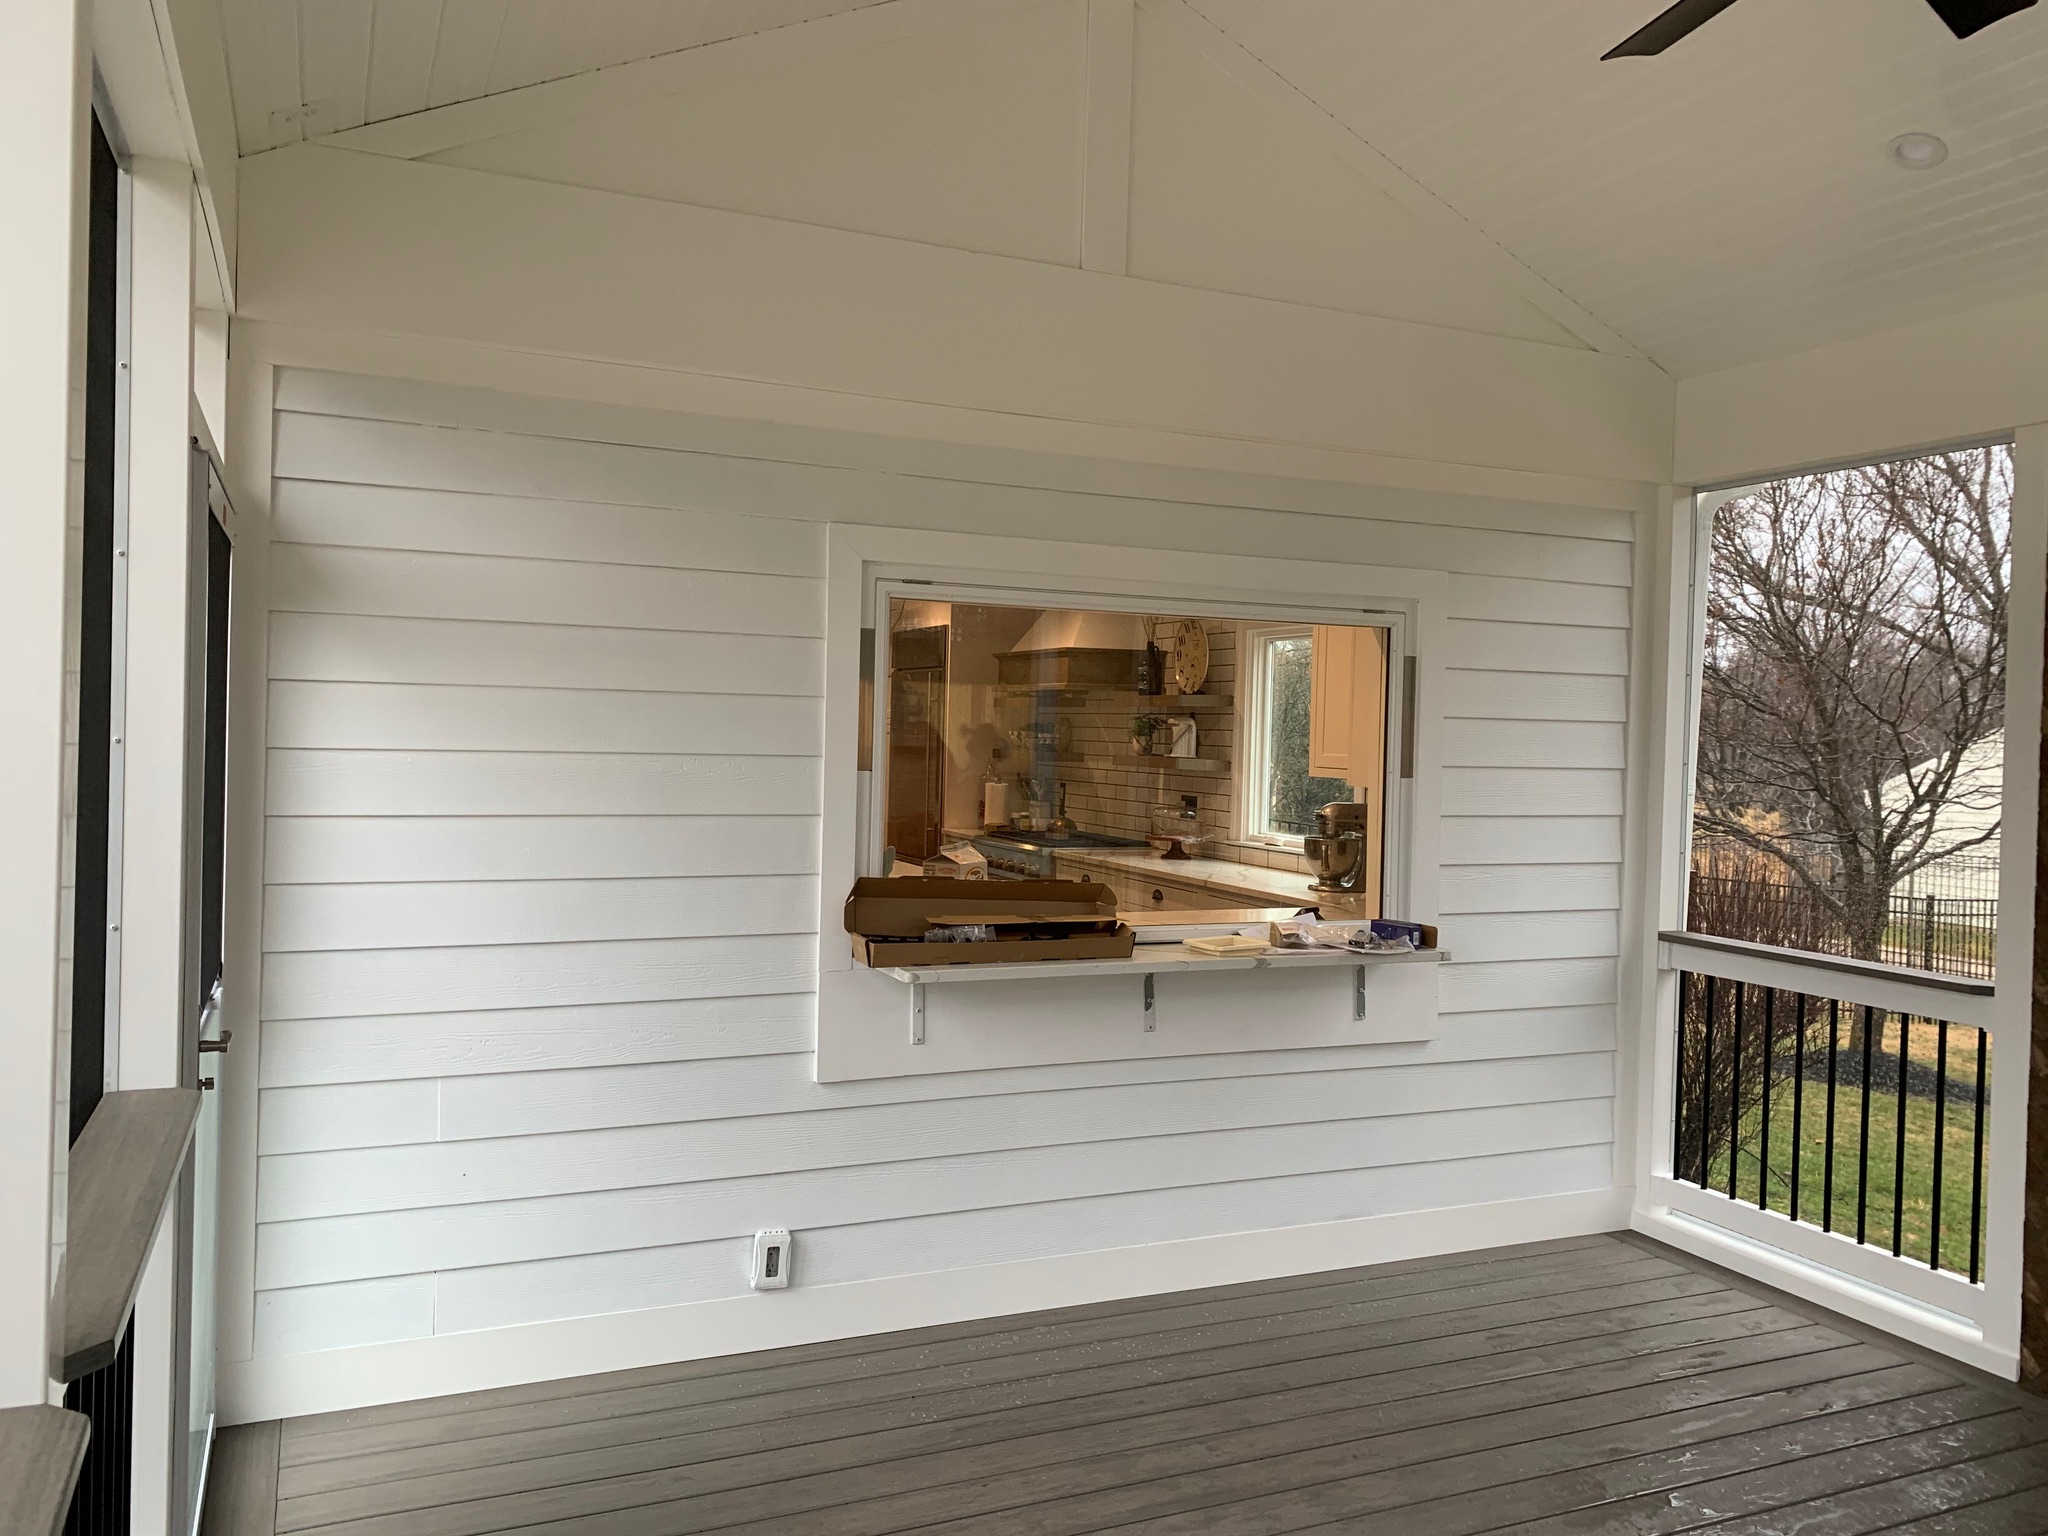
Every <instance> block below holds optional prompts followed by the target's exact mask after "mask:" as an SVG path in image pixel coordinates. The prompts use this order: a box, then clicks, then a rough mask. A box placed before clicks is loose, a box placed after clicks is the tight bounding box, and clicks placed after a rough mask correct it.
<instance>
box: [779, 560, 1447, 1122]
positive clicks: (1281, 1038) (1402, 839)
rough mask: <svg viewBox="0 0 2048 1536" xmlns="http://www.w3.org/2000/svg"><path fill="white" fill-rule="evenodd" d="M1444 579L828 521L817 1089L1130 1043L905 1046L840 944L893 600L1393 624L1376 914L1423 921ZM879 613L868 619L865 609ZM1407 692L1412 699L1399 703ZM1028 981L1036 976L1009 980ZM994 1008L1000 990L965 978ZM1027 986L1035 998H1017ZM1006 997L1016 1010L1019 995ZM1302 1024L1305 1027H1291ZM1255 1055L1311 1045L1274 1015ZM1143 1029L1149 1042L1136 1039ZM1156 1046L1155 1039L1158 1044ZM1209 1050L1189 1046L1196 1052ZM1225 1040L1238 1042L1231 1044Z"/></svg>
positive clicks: (1437, 775) (1428, 890)
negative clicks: (1013, 999) (1407, 723)
mask: <svg viewBox="0 0 2048 1536" xmlns="http://www.w3.org/2000/svg"><path fill="white" fill-rule="evenodd" d="M1450 585H1451V578H1450V575H1449V573H1448V572H1445V571H1441V570H1423V569H1417V568H1414V567H1402V566H1374V565H1363V564H1350V563H1336V562H1330V561H1312V560H1300V559H1289V558H1285V557H1281V556H1272V555H1261V554H1253V553H1234V552H1227V551H1205V550H1187V549H1159V548H1140V547H1137V546H1133V545H1120V544H1087V543H1081V542H1077V541H1061V540H1052V539H1025V538H1017V537H1012V536H1006V535H1000V534H981V533H951V532H939V531H934V530H929V529H919V528H889V527H881V526H876V525H873V524H855V523H833V524H831V525H829V527H828V531H827V535H826V580H825V622H824V633H825V647H824V651H825V655H824V663H825V665H824V674H825V675H824V701H823V703H824V744H823V753H822V763H821V774H822V780H821V783H820V786H819V789H820V808H821V818H822V819H821V824H820V842H819V872H820V874H819V881H818V901H819V908H818V924H819V926H818V932H819V934H820V935H821V936H822V942H821V943H820V945H819V950H818V985H819V1000H818V1033H817V1051H816V1055H815V1057H814V1070H815V1071H816V1073H817V1075H818V1079H819V1080H820V1081H822V1082H835V1081H845V1080H849V1079H854V1078H867V1077H888V1076H900V1075H920V1074H925V1073H932V1072H947V1071H966V1070H976V1069H979V1068H985V1067H997V1066H1017V1065H1025V1064H1028V1063H1031V1062H1043V1061H1047V1060H1061V1061H1094V1060H1103V1061H1108V1060H1117V1059H1122V1058H1124V1057H1127V1056H1130V1055H1132V1054H1134V1050H1135V1053H1136V1054H1145V1051H1144V1049H1142V1045H1141V1046H1139V1047H1134V1044H1133V1043H1132V1042H1129V1041H1123V1040H1120V1039H1115V1038H1098V1037H1097V1033H1096V1032H1093V1031H1091V1032H1089V1033H1088V1034H1087V1035H1086V1037H1085V1038H1082V1037H1081V1036H1078V1035H1077V1036H1074V1037H1073V1038H1068V1037H1066V1036H1060V1039H1059V1043H1057V1044H1055V1043H1054V1042H1053V1041H1052V1039H1051V1038H1050V1037H1049V1036H1047V1035H1046V1034H1045V1033H1044V1032H1043V1031H1040V1032H1035V1033H1034V1032H1023V1033H1012V1032H1008V1031H995V1032H993V1033H990V1034H988V1035H985V1036H980V1035H977V1036H973V1037H966V1036H953V1035H948V1034H946V1033H943V1032H942V1033H939V1034H937V1035H935V1036H934V1037H933V1038H932V1039H931V1040H929V1041H928V1042H927V1043H926V1044H924V1045H920V1046H911V1045H908V1044H907V1043H906V1042H905V1041H904V1039H903V1030H902V1027H901V1026H902V1001H901V998H900V996H898V995H897V993H898V992H899V991H900V987H899V985H898V984H897V983H895V982H891V981H888V980H887V979H886V978H876V977H874V976H873V975H872V973H869V972H866V971H865V970H864V969H861V968H857V967H856V966H855V963H854V959H853V954H852V950H851V947H850V946H849V945H848V944H847V943H845V942H843V941H842V938H841V930H842V926H843V923H842V918H843V913H842V907H843V904H844V902H845V899H846V894H847V892H848V890H849V889H850V888H851V886H852V884H853V881H854V879H855V878H856V876H857V875H865V874H867V873H870V872H871V869H872V860H873V859H874V858H875V857H876V856H877V855H878V854H879V852H880V846H879V840H880V836H881V831H882V829H881V826H880V824H879V817H878V815H877V812H878V810H879V809H880V799H879V796H880V793H881V777H882V776H881V775H880V774H879V773H877V772H875V771H874V765H875V752H876V748H877V746H878V745H879V743H880V742H881V741H882V740H884V739H885V738H884V737H882V736H881V734H880V732H879V731H878V729H877V727H878V726H879V725H880V724H881V721H880V718H879V716H880V710H881V706H882V705H883V704H884V703H885V702H886V700H885V696H884V695H883V691H882V690H880V689H878V688H876V687H874V680H875V679H876V678H877V677H883V676H886V675H887V671H886V668H887V659H888V658H887V644H888V639H887V635H886V634H885V633H883V632H882V631H883V630H885V629H886V624H887V619H886V615H887V612H888V609H887V599H888V597H889V596H890V595H892V594H894V595H906V594H908V595H915V596H918V597H924V598H935V597H939V596H941V595H950V596H951V597H953V598H954V599H955V600H958V601H963V602H988V603H1003V602H1016V601H1018V600H1019V599H1028V600H1032V601H1043V600H1045V599H1046V598H1048V597H1053V596H1058V597H1060V598H1061V599H1062V601H1064V602H1065V603H1067V604H1068V605H1069V606H1087V607H1097V608H1105V609H1116V610H1122V611H1136V612H1147V611H1156V612H1162V613H1189V612H1196V611H1201V612H1208V613H1213V614H1215V615H1216V616H1217V617H1220V618H1229V617H1243V618H1267V619H1270V618H1274V617H1276V616H1285V617H1287V618H1290V619H1295V620H1299V621H1302V622H1308V623H1326V624H1355V623H1359V622H1361V620H1362V618H1363V616H1364V615H1365V614H1367V613H1370V614H1372V615H1373V616H1374V622H1380V621H1381V620H1382V619H1384V618H1385V617H1387V616H1389V615H1397V616H1398V617H1399V620H1400V622H1399V625H1398V626H1397V635H1398V637H1399V638H1398V641H1397V644H1398V645H1399V648H1400V650H1399V658H1398V659H1397V660H1396V661H1395V663H1394V664H1395V665H1397V666H1401V667H1403V668H1404V672H1403V682H1404V685H1406V686H1405V687H1404V692H1403V700H1404V711H1409V712H1411V713H1409V718H1411V719H1412V722H1413V723H1412V729H1411V730H1410V731H1409V732H1408V740H1407V741H1406V742H1403V741H1402V740H1401V739H1400V730H1399V729H1398V727H1397V729H1396V730H1395V731H1394V732H1393V734H1394V736H1395V742H1394V746H1393V748H1392V750H1393V751H1394V752H1397V753H1398V754H1399V756H1398V759H1397V760H1398V761H1399V763H1400V765H1401V768H1402V770H1403V771H1404V772H1405V773H1408V774H1409V775H1410V777H1408V778H1405V779H1402V780H1401V781H1400V786H1401V791H1402V796H1401V805H1400V809H1399V811H1398V813H1395V806H1394V802H1393V799H1392V797H1391V796H1390V798H1389V805H1388V809H1389V812H1390V813H1395V814H1394V821H1395V822H1396V823H1397V825H1396V826H1395V828H1394V832H1393V833H1391V834H1390V835H1389V836H1388V838H1387V840H1386V842H1387V858H1388V865H1387V890H1388V896H1387V900H1388V903H1389V910H1398V911H1400V912H1401V913H1402V915H1404V916H1407V917H1410V918H1412V919H1413V920H1415V921H1417V922H1424V923H1434V922H1436V921H1437V913H1438V901H1439V890H1440V883H1441V882H1440V874H1441V871H1440V867H1439V859H1438V853H1439V847H1440V837H1439V824H1440V820H1441V811H1442V792H1443V774H1442V771H1441V763H1442V757H1443V745H1442V740H1443V716H1442V710H1443V705H1444V696H1445V688H1444V675H1445V667H1446V660H1447V657H1448V654H1449V627H1450ZM878 614H880V615H881V616H882V617H881V621H880V625H879V627H878V624H877V615H878ZM1411 697H1412V703H1411V702H1409V701H1410V699H1411ZM1015 985H1016V986H1018V987H1021V988H1024V989H1026V992H1027V994H1030V989H1032V988H1033V987H1034V986H1038V985H1042V983H1034V982H1018V983H1015ZM976 991H977V993H981V992H987V993H989V1003H988V1006H990V1007H998V1006H1004V1005H1003V1004H1002V998H1003V996H1004V995H1006V988H1005V984H991V985H990V986H989V987H986V988H978V989H976ZM1032 995H1035V994H1032ZM1023 1005H1024V1004H1023V1002H1022V1000H1019V1002H1018V1003H1016V1004H1015V1006H1023ZM1304 1028H1306V1026H1304ZM1272 1029H1273V1033H1272V1034H1271V1035H1269V1036H1268V1037H1266V1038H1268V1040H1269V1042H1270V1046H1269V1048H1272V1049H1285V1048H1291V1047H1293V1046H1295V1045H1308V1044H1315V1043H1324V1042H1321V1041H1320V1040H1319V1039H1318V1040H1311V1039H1309V1038H1308V1037H1307V1036H1306V1035H1303V1036H1302V1037H1301V1038H1298V1039H1297V1038H1296V1034H1297V1033H1299V1031H1295V1030H1294V1029H1293V1027H1292V1026H1291V1025H1290V1024H1288V1023H1287V1022H1286V1021H1284V1020H1282V1021H1277V1022H1275V1023H1273V1025H1272ZM1148 1039H1149V1037H1148ZM1159 1043H1160V1044H1162V1045H1164V1044H1165V1043H1166V1042H1164V1041H1161V1042H1159ZM1214 1048H1221V1047H1220V1046H1204V1045H1187V1044H1182V1045H1181V1046H1180V1049H1192V1050H1195V1051H1197V1052H1199V1051H1201V1050H1204V1049H1214ZM1231 1048H1233V1049H1234V1048H1238V1047H1235V1046H1232V1047H1231Z"/></svg>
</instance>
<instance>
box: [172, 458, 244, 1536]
mask: <svg viewBox="0 0 2048 1536" xmlns="http://www.w3.org/2000/svg"><path fill="white" fill-rule="evenodd" d="M192 490H193V502H194V505H193V508H192V518H193V523H194V525H195V536H194V545H195V547H194V550H193V555H194V564H195V566H196V567H197V571H196V575H197V576H198V583H197V585H198V586H199V590H198V591H197V592H195V594H194V595H195V597H196V598H197V601H196V602H195V603H194V605H193V606H194V608H195V609H196V610H197V615H198V618H199V621H200V626H201V627H200V632H199V634H197V635H196V636H195V638H196V639H198V640H199V642H200V643H199V644H198V645H197V646H195V648H194V657H195V665H194V674H195V675H194V677H193V678H192V697H193V708H194V716H195V718H194V724H195V725H196V726H197V727H198V729H197V730H196V732H195V733H194V734H195V736H196V738H197V739H196V741H195V742H194V750H193V754H192V755H193V761H192V763H191V768H192V770H193V771H191V772H190V773H189V776H188V778H187V783H188V785H190V786H191V789H192V790H193V791H196V795H195V803H193V804H192V805H190V806H189V807H188V811H187V817H188V821H187V827H188V833H189V835H191V836H192V839H193V840H192V842H191V844H190V845H189V846H190V847H191V848H192V849H193V853H194V855H195V856H194V857H193V858H192V859H191V861H190V864H189V865H188V867H189V868H190V870H191V871H192V873H191V877H190V878H191V886H190V889H189V894H188V898H187V903H186V920H185V931H186V943H187V946H188V954H189V961H190V963H189V966H188V969H187V971H186V974H187V976H188V977H190V978H191V985H190V990H189V991H188V993H187V1004H186V1006H187V1008H188V1009H189V1010H190V1011H189V1013H188V1014H187V1018H186V1029H185V1047H184V1052H185V1054H184V1063H183V1067H182V1071H181V1076H182V1078H183V1080H184V1081H185V1082H186V1083H187V1084H197V1085H198V1087H200V1088H201V1089H202V1090H205V1091H203V1092H202V1093H201V1095H200V1101H199V1102H200V1109H199V1125H198V1129H197V1130H196V1132H195V1133H194V1136H193V1142H192V1155H191V1158H190V1160H189V1161H188V1162H187V1164H186V1169H187V1172H186V1175H185V1188H184V1190H183V1191H182V1195H183V1198H182V1199H181V1200H180V1202H179V1249H180V1252H179V1258H180V1261H181V1262H180V1264H179V1266H178V1268H179V1275H180V1279H181V1282H182V1286H183V1294H182V1296H181V1297H180V1300H179V1313H180V1317H179V1332H180V1334H181V1339H180V1349H179V1356H180V1358H179V1374H180V1376H181V1377H182V1382H181V1385H180V1389H179V1392H178V1402H177V1407H176V1410H175V1412H176V1413H177V1416H178V1418H179V1419H180V1420H181V1421H182V1424H181V1425H179V1426H174V1433H181V1434H182V1437H183V1442H184V1458H183V1459H184V1464H183V1467H182V1469H181V1473H182V1475H181V1477H180V1483H181V1487H182V1500H181V1503H182V1507H183V1510H184V1518H185V1527H184V1529H185V1531H186V1532H187V1533H190V1532H194V1531H196V1530H197V1529H198V1522H199V1512H200V1509H201V1507H202V1505H203V1503H204V1501H205V1495H206V1467H207V1459H208V1455H209V1452H210V1451H211V1448H212V1445H213V1418H214V1299H215V1289H216V1287H215V1283H214V1277H215V1270H216V1255H217V1253H218V1249H219V1232H220V1215H219V1212H220V1199H219V1195H220V1097H221V1096H220V1087H219V1085H220V1084H221V1082H222V1081H223V1074H224V1072H225V1071H226V1067H227V1051H228V1048H229V1043H230V1036H229V1034H228V1031H226V1030H225V1029H223V1028H222V1027H221V1022H220V1019H221V1007H220V1004H221V973H222V963H223V959H224V949H223V945H222V932H223V927H224V922H223V919H224V916H225V894H226V877H227V765H228V754H227V747H228V624H229V619H230V618H231V616H232V612H233V608H232V602H231V576H232V569H233V561H234V547H233V544H232V543H231V542H230V540H229V537H228V532H227V527H226V520H231V518H232V516H233V514H232V513H231V512H230V511H229V509H228V504H227V497H226V494H225V492H223V490H222V489H221V484H220V479H219V476H218V475H217V474H216V473H215V471H214V468H213V464H212V461H211V460H210V459H208V458H207V456H206V455H205V454H204V453H203V452H201V451H200V450H199V449H198V448H196V447H195V448H194V450H193V473H192ZM201 539H203V540H204V545H203V550H202V548H201V547H199V541H200V540H201ZM174 1454H176V1453H175V1452H174Z"/></svg>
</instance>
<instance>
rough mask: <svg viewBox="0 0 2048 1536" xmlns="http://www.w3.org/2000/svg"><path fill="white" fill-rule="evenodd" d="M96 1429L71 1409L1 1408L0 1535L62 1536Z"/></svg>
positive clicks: (82, 1415) (81, 1415) (37, 1406)
mask: <svg viewBox="0 0 2048 1536" xmlns="http://www.w3.org/2000/svg"><path fill="white" fill-rule="evenodd" d="M91 1431H92V1425H91V1424H90V1423H89V1422H88V1421H87V1419H86V1417H85V1415H84V1414H82V1413H73V1412H71V1410H70V1409H68V1408H48V1407H43V1406H40V1405H32V1406H30V1407H26V1408H0V1531H4V1532H6V1533H7V1536H57V1532H59V1531H61V1530H63V1529H64V1515H65V1512H66V1511H67V1510H69V1509H70V1507H71V1489H72V1487H73V1485H74V1484H76V1483H77V1481H78V1469H79V1467H80V1466H81V1465H82V1464H83V1463H84V1461H85V1442H86V1437H87V1436H88V1435H89V1434H90V1433H91Z"/></svg>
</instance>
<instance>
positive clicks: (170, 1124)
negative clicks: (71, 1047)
mask: <svg viewBox="0 0 2048 1536" xmlns="http://www.w3.org/2000/svg"><path fill="white" fill-rule="evenodd" d="M198 1120H199V1090H198V1089H196V1088H138V1089H129V1090H125V1091H123V1092H120V1093H110V1094H107V1095H105V1096H104V1097H103V1098H101V1100H100V1102H99V1104H98V1106H97V1107H96V1108H95V1109H94V1110H93V1112H92V1118H91V1119H89V1120H87V1121H86V1122H85V1129H84V1130H83V1131H81V1132H80V1133H79V1136H78V1140H77V1142H76V1143H75V1144H74V1145H73V1146H72V1148H71V1173H70V1190H71V1196H70V1200H69V1202H68V1225H67V1227H66V1236H65V1252H64V1276H63V1288H64V1345H63V1359H62V1363H61V1367H60V1370H59V1378H60V1379H61V1380H64V1381H76V1380H78V1378H79V1377H81V1376H85V1375H88V1374H90V1373H91V1372H93V1371H96V1370H98V1369H99V1368H100V1367H101V1366H103V1365H106V1364H107V1363H108V1362H109V1361H111V1360H112V1359H113V1358H114V1351H115V1350H116V1349H117V1348H118V1347H119V1345H120V1342H121V1330H122V1329H124V1328H126V1327H127V1326H128V1314H129V1313H130V1312H131V1311H132V1310H134V1307H135V1292H136V1289H137V1287H139V1286H140V1285H141V1284H142V1266H143V1264H144V1263H145V1262H147V1260H148V1258H149V1245H150V1242H151V1240H152V1239H153V1238H154V1237H155V1236H156V1228H157V1223H158V1222H159V1221H161V1220H162V1219H163V1214H164V1206H165V1205H166V1204H167V1203H168V1202H169V1200H170V1198H171V1191H172V1190H173V1189H175V1188H176V1187H177V1183H178V1171H179V1169H181V1168H182V1167H183V1166H184V1164H185V1153H186V1150H187V1149H188V1148H189V1147H190V1146H191V1145H192V1128H193V1126H194V1125H196V1124H197V1123H198Z"/></svg>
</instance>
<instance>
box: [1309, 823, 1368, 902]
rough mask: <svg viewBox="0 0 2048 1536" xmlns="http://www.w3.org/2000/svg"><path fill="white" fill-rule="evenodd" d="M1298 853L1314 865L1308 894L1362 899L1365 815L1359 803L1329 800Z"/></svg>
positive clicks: (1364, 879)
mask: <svg viewBox="0 0 2048 1536" xmlns="http://www.w3.org/2000/svg"><path fill="white" fill-rule="evenodd" d="M1301 851H1302V852H1303V853H1305V854H1306V855H1308V860H1309V862H1310V863H1311V864H1313V865H1314V866H1315V871H1316V878H1315V879H1314V881H1312V882H1311V883H1310V885H1309V889H1310V890H1312V891H1328V892H1331V893H1332V894H1334V895H1339V896H1349V897H1363V896H1364V895H1365V893H1366V873H1367V870H1368V868H1369V866H1368V865H1367V864H1366V853H1367V849H1366V814H1365V802H1364V801H1363V800H1332V801H1331V802H1330V803H1329V804H1328V805H1326V806H1324V807H1323V808H1322V809H1321V810H1319V811H1317V812H1316V830H1315V832H1314V834H1313V835H1311V836H1309V837H1305V838H1303V839H1302V844H1301Z"/></svg>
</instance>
